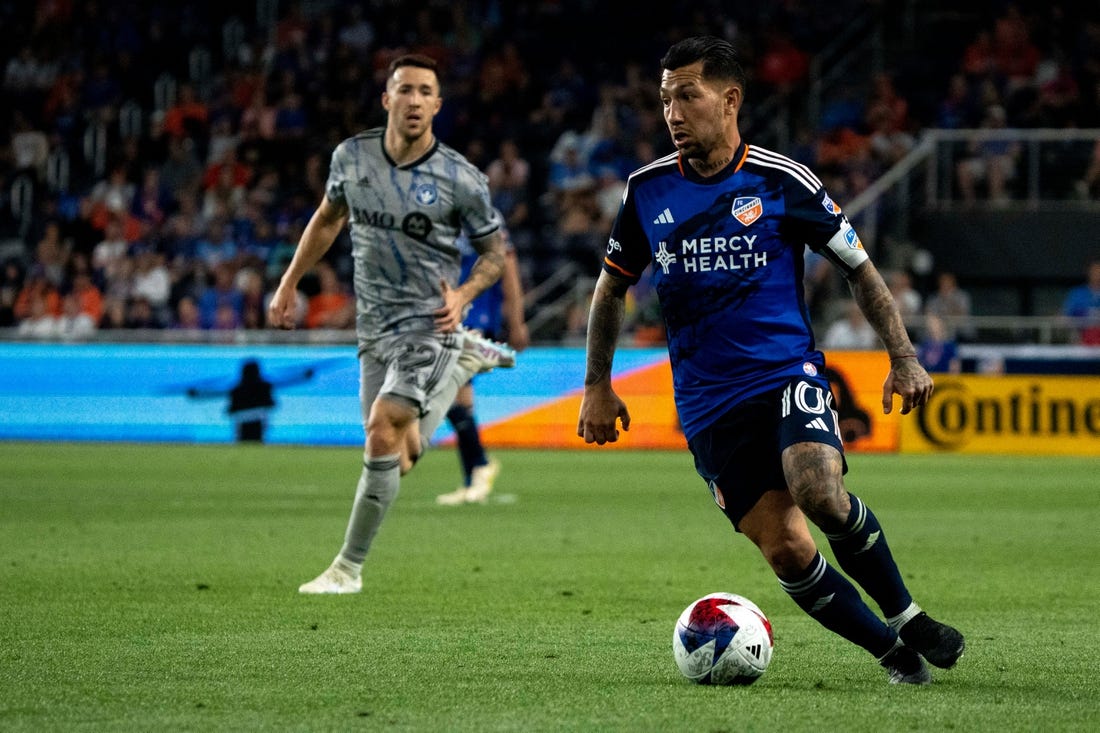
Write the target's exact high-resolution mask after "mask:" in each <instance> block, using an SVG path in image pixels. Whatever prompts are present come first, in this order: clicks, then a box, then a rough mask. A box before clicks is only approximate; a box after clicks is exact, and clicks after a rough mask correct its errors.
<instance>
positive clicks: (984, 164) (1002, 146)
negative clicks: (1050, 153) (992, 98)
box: [955, 104, 1020, 206]
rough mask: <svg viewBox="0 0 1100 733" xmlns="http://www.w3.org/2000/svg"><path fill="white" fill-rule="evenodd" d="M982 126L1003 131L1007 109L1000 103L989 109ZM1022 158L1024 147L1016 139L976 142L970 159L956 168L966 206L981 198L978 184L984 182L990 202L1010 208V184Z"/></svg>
mask: <svg viewBox="0 0 1100 733" xmlns="http://www.w3.org/2000/svg"><path fill="white" fill-rule="evenodd" d="M981 127H982V129H985V130H1003V129H1004V128H1005V109H1004V107H1002V106H1000V105H996V104H994V105H990V106H989V107H987V108H986V110H985V116H984V117H983V119H982V124H981ZM1019 155H1020V144H1019V143H1018V142H1016V141H1013V140H1002V139H987V140H978V139H975V140H974V141H973V142H971V143H970V145H969V146H968V156H967V157H966V158H964V159H963V160H960V161H959V162H958V163H957V164H956V167H955V174H956V178H957V180H958V183H959V193H960V194H961V196H962V200H963V203H965V204H967V205H972V204H974V203H975V202H976V201H977V198H978V196H977V188H978V184H981V183H984V184H985V186H986V192H987V196H988V198H989V200H990V202H992V203H993V204H994V205H995V206H1007V205H1008V201H1009V190H1008V183H1009V181H1011V180H1012V179H1013V178H1014V177H1015V175H1016V160H1017V158H1018V157H1019Z"/></svg>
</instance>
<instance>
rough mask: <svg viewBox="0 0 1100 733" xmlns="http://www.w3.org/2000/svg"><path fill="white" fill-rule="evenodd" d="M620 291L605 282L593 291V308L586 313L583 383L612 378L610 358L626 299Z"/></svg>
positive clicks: (617, 338) (620, 325)
mask: <svg viewBox="0 0 1100 733" xmlns="http://www.w3.org/2000/svg"><path fill="white" fill-rule="evenodd" d="M622 296H623V294H622V293H616V292H615V291H614V290H613V289H612V288H610V287H608V286H607V285H606V284H604V283H600V284H598V285H597V286H596V290H595V292H594V293H593V294H592V310H591V312H590V313H589V316H588V348H587V352H588V355H587V359H586V368H585V374H584V383H585V385H589V384H596V383H598V382H601V381H605V380H607V379H610V378H611V362H612V360H613V359H614V357H615V345H616V343H617V342H618V340H619V331H620V330H621V329H622V325H623V315H624V312H625V303H624V300H623V297H622Z"/></svg>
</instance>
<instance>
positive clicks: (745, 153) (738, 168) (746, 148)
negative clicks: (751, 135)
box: [733, 143, 749, 173]
mask: <svg viewBox="0 0 1100 733" xmlns="http://www.w3.org/2000/svg"><path fill="white" fill-rule="evenodd" d="M747 157H749V144H748V143H745V152H744V153H742V154H741V160H739V161H737V167H736V168H734V169H733V172H734V173H736V172H737V171H739V170H741V166H743V165H744V164H745V158H747Z"/></svg>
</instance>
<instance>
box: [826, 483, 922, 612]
mask: <svg viewBox="0 0 1100 733" xmlns="http://www.w3.org/2000/svg"><path fill="white" fill-rule="evenodd" d="M848 496H849V498H850V499H851V502H852V510H851V512H850V513H849V514H848V521H847V522H846V523H845V525H844V529H843V530H842V531H841V532H839V533H837V534H829V535H827V537H828V538H829V546H830V547H832V548H833V554H834V555H835V556H836V560H837V562H838V563H840V567H841V568H842V569H843V570H844V572H845V573H847V574H848V577H850V578H851V579H852V580H854V581H856V582H857V583H859V585H860V587H861V588H863V590H864V591H866V592H867V595H869V596H871V598H873V599H874V600H875V603H877V604H878V605H879V608H881V609H882V613H883V614H884V615H886V616H888V617H889V616H896V615H897V614H899V613H901V612H902V611H904V610H905V609H906V608H908V607H909V604H911V603H912V602H913V597H912V596H911V595H909V591H908V589H907V588H906V587H905V582H904V581H903V580H902V579H901V573H900V572H898V566H897V564H896V563H895V562H894V556H893V554H892V553H891V552H890V546H889V545H888V544H886V535H885V534H884V533H883V531H882V527H881V526H880V525H879V523H878V519H876V518H875V515H874V514H872V513H871V510H870V509H868V508H867V505H865V504H864V503H863V502H862V501H860V499H859V497H858V496H856V495H855V494H852V493H849V494H848Z"/></svg>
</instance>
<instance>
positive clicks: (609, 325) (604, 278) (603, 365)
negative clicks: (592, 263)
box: [577, 271, 630, 445]
mask: <svg viewBox="0 0 1100 733" xmlns="http://www.w3.org/2000/svg"><path fill="white" fill-rule="evenodd" d="M629 285H630V284H629V283H628V282H627V281H626V280H624V279H622V278H620V277H616V276H615V275H612V274H611V273H609V272H607V271H604V272H601V273H600V279H599V280H597V281H596V289H595V291H593V293H592V309H591V311H590V312H589V314H588V349H587V351H588V355H587V357H586V358H585V365H586V366H585V374H584V395H583V396H582V397H581V411H580V416H579V417H578V419H577V435H579V436H580V437H582V438H584V442H585V443H596V444H597V445H603V444H604V443H614V442H615V441H617V440H618V439H619V428H618V425H619V423H620V422H621V424H622V426H623V430H630V412H629V410H627V409H626V404H625V403H624V402H623V401H622V400H621V399H619V396H618V395H617V394H615V390H614V389H612V387H611V362H612V360H613V359H614V357H615V344H616V342H617V341H618V340H619V331H620V330H621V329H622V325H623V314H624V313H625V312H626V289H627V288H628V287H629Z"/></svg>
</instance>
